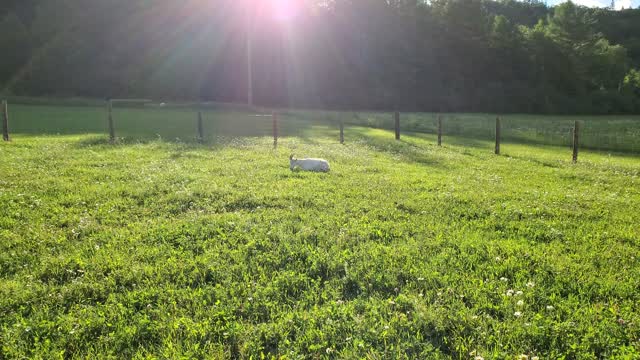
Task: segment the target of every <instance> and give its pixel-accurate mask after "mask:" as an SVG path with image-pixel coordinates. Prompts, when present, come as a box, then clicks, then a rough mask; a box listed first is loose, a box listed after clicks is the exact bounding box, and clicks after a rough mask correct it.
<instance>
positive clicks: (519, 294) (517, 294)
mask: <svg viewBox="0 0 640 360" xmlns="http://www.w3.org/2000/svg"><path fill="white" fill-rule="evenodd" d="M522 294H524V293H523V292H522V291H520V290H518V291H516V296H521V295H522Z"/></svg>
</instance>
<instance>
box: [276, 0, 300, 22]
mask: <svg viewBox="0 0 640 360" xmlns="http://www.w3.org/2000/svg"><path fill="white" fill-rule="evenodd" d="M271 11H272V13H273V16H274V18H275V19H276V20H278V21H290V20H292V19H293V18H295V17H296V15H297V13H298V8H297V6H296V2H295V0H271Z"/></svg>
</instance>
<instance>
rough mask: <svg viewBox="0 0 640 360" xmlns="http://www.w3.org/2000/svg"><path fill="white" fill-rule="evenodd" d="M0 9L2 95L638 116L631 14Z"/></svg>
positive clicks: (88, 2) (210, 7)
mask: <svg viewBox="0 0 640 360" xmlns="http://www.w3.org/2000/svg"><path fill="white" fill-rule="evenodd" d="M302 2H303V1H302V0H301V1H300V4H299V7H298V9H297V12H296V16H295V17H293V18H292V19H290V20H287V21H283V20H277V19H275V17H274V16H272V15H273V14H272V12H271V11H269V6H268V1H257V0H254V1H251V0H247V1H238V0H215V1H212V0H183V1H176V0H110V1H102V0H20V1H18V0H5V1H3V4H2V5H0V91H2V92H5V93H12V94H17V95H31V96H84V97H119V98H125V97H129V98H130V97H138V98H153V99H157V100H163V99H167V100H212V101H227V102H244V101H246V97H247V60H246V59H247V57H246V47H247V34H248V33H249V32H248V31H247V28H248V27H247V16H246V14H247V11H246V9H247V3H251V4H252V5H251V7H252V8H253V9H254V14H253V21H252V22H251V29H252V31H251V32H250V33H251V34H252V43H253V62H252V69H253V74H254V79H253V84H254V94H255V95H254V98H255V102H256V104H260V105H266V106H295V107H314V108H333V109H384V110H394V109H398V110H404V111H409V110H412V111H414V110H419V111H459V112H463V111H465V112H499V113H508V112H527V113H597V114H610V113H632V112H636V113H637V112H640V71H639V70H638V69H639V68H640V10H632V9H629V10H623V11H613V10H610V9H590V8H585V7H580V6H577V5H575V4H573V3H570V2H568V3H564V4H562V5H559V6H556V7H547V6H545V5H544V4H542V3H539V2H517V1H511V0H508V1H500V2H494V1H487V0H433V1H430V2H428V3H426V2H424V3H423V2H422V1H418V0H333V1H327V0H323V1H311V0H307V1H304V3H303V4H302Z"/></svg>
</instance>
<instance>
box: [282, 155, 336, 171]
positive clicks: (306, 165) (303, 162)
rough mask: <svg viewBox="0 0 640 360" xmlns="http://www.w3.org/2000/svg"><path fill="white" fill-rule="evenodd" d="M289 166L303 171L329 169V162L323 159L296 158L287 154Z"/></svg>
mask: <svg viewBox="0 0 640 360" xmlns="http://www.w3.org/2000/svg"><path fill="white" fill-rule="evenodd" d="M289 168H290V169H291V170H292V171H293V170H294V169H295V168H298V169H300V170H304V171H321V172H328V171H329V162H328V161H327V160H324V159H296V158H294V157H293V154H292V155H291V156H289Z"/></svg>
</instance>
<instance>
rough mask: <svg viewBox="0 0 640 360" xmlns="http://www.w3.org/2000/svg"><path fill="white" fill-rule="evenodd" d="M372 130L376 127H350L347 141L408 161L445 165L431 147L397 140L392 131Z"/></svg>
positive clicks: (428, 164)
mask: <svg viewBox="0 0 640 360" xmlns="http://www.w3.org/2000/svg"><path fill="white" fill-rule="evenodd" d="M372 130H374V129H368V128H349V129H348V136H349V137H348V138H347V139H346V140H345V141H346V142H347V143H349V142H358V143H361V144H364V145H366V146H368V147H370V148H373V149H374V150H376V151H379V152H384V153H389V154H393V155H396V156H400V158H401V159H402V160H404V162H406V163H417V164H421V165H425V166H438V167H445V165H444V164H443V163H442V161H440V160H439V159H438V157H437V156H435V155H434V154H432V153H431V152H432V151H433V149H429V147H422V146H419V145H418V144H415V143H412V142H407V141H397V140H395V139H394V137H393V133H392V132H390V131H385V132H384V134H380V133H379V131H377V130H374V131H372ZM387 132H388V133H389V136H386V135H387V134H386V133H387ZM376 133H378V134H376ZM354 140H355V141H354Z"/></svg>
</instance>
